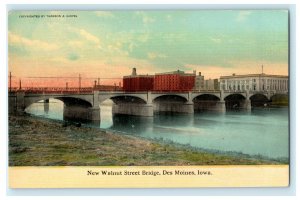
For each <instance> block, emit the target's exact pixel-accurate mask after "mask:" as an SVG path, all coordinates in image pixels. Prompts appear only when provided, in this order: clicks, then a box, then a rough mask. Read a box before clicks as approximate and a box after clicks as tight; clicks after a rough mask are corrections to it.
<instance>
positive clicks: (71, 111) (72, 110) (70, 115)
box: [63, 105, 100, 122]
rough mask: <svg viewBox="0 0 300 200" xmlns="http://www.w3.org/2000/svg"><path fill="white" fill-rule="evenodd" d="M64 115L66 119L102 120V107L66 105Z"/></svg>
mask: <svg viewBox="0 0 300 200" xmlns="http://www.w3.org/2000/svg"><path fill="white" fill-rule="evenodd" d="M63 117H64V120H79V121H83V122H100V108H95V107H87V108H85V107H81V106H76V105H75V106H72V105H71V106H66V105H64V111H63Z"/></svg>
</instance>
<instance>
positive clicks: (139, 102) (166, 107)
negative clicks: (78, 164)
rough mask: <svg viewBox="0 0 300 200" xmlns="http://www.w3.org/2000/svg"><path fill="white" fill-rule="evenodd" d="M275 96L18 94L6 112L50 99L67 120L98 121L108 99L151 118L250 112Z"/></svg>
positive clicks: (214, 93)
mask: <svg viewBox="0 0 300 200" xmlns="http://www.w3.org/2000/svg"><path fill="white" fill-rule="evenodd" d="M276 95H288V93H287V91H261V92H259V91H201V92H195V91H193V92H123V91H113V92H104V91H93V92H90V93H76V94H74V93H68V92H67V91H65V92H57V93H43V92H40V93H37V92H35V93H31V92H26V91H17V92H15V93H10V94H9V112H10V113H23V112H24V111H25V109H26V108H27V107H29V106H30V105H31V104H33V103H36V102H38V101H41V100H44V101H47V100H49V99H51V98H54V99H59V100H61V101H63V102H64V117H65V118H66V119H82V120H94V121H97V120H100V108H99V104H100V103H102V102H103V101H105V100H107V99H111V100H112V101H113V102H114V105H113V112H114V113H121V114H129V115H140V116H153V112H155V111H170V112H180V113H193V112H194V110H204V109H209V110H215V111H220V112H225V111H226V108H231V107H234V106H236V107H239V108H243V109H247V110H251V102H252V103H253V102H263V103H268V102H270V101H272V98H273V97H274V96H276Z"/></svg>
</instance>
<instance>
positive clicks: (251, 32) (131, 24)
mask: <svg viewBox="0 0 300 200" xmlns="http://www.w3.org/2000/svg"><path fill="white" fill-rule="evenodd" d="M30 14H37V15H61V16H62V15H65V16H66V15H76V16H77V17H76V18H74V17H64V18H62V17H44V18H22V17H20V16H24V15H30ZM8 42H9V46H8V51H9V70H10V71H12V72H13V73H14V74H15V75H16V76H20V77H21V76H35V75H44V76H51V75H59V74H60V75H77V74H78V73H81V74H82V75H83V76H86V77H89V76H100V77H122V76H123V75H127V74H129V73H130V72H131V68H132V67H136V68H137V69H138V73H141V74H153V73H155V72H164V71H170V70H177V69H180V70H185V71H188V72H191V71H192V70H197V72H198V71H201V72H202V74H204V76H205V77H206V78H218V77H219V76H220V75H228V74H231V73H237V74H242V73H243V74H244V73H258V72H260V70H261V65H262V64H263V65H264V68H265V72H266V73H270V74H284V75H287V74H288V12H287V11H284V10H223V11H222V10H218V11H217V10H199V11H196V10H195V11H52V12H49V11H41V12H38V11H35V12H33V11H31V12H30V11H28V12H20V11H15V12H14V11H11V12H10V13H9V22H8Z"/></svg>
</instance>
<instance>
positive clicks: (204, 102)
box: [193, 94, 220, 112]
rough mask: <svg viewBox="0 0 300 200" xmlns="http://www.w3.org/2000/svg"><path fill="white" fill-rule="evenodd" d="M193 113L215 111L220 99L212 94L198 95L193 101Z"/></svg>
mask: <svg viewBox="0 0 300 200" xmlns="http://www.w3.org/2000/svg"><path fill="white" fill-rule="evenodd" d="M193 102H194V110H195V112H202V111H217V110H218V107H217V104H218V102H220V98H219V97H217V96H216V95H213V94H200V95H198V96H196V97H194V99H193Z"/></svg>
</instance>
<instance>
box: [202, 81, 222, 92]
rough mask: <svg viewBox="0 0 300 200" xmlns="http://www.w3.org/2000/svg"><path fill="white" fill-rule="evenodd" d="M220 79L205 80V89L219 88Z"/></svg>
mask: <svg viewBox="0 0 300 200" xmlns="http://www.w3.org/2000/svg"><path fill="white" fill-rule="evenodd" d="M219 89H220V86H219V80H218V79H208V80H205V81H204V90H219Z"/></svg>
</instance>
